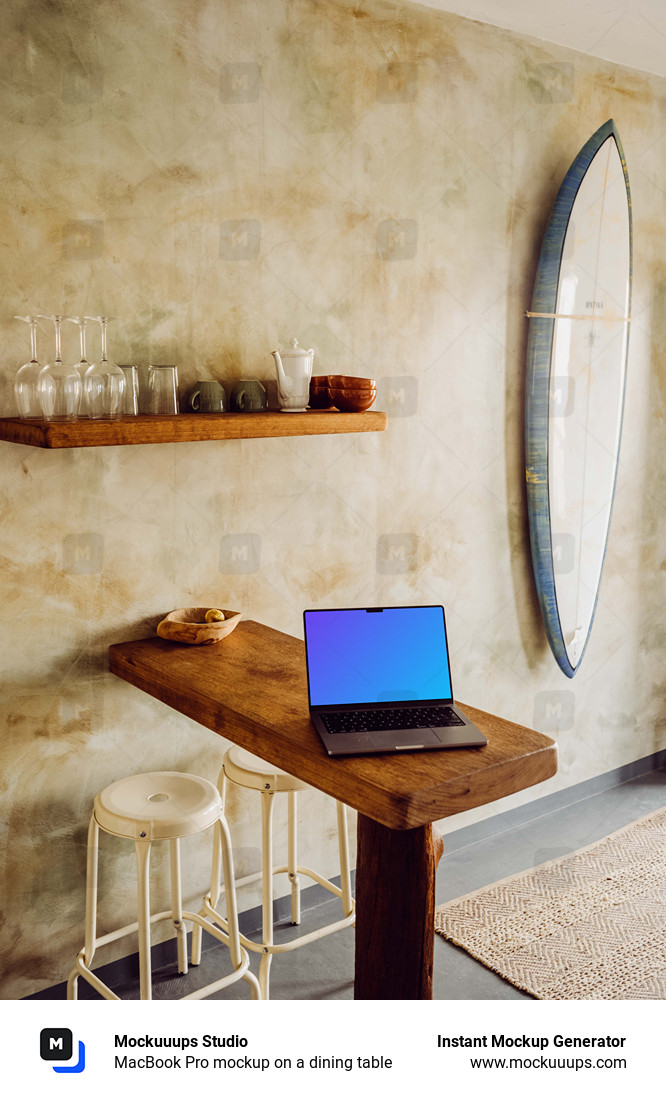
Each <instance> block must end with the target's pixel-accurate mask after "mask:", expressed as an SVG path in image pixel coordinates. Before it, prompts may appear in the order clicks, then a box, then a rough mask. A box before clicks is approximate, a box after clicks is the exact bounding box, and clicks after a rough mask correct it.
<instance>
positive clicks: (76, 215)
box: [0, 0, 666, 998]
mask: <svg viewBox="0 0 666 1100" xmlns="http://www.w3.org/2000/svg"><path fill="white" fill-rule="evenodd" d="M0 30H1V32H2V33H1V37H0V41H1V43H2V45H1V46H0V49H1V50H2V64H1V65H0V84H1V96H2V108H1V116H2V131H1V132H2V140H1V144H0V187H1V194H2V203H1V204H0V218H1V226H0V241H1V243H2V247H1V248H0V287H1V288H2V293H1V299H2V308H1V309H0V348H1V349H2V351H1V356H2V366H1V372H0V411H1V412H2V413H4V414H11V413H13V411H14V404H13V393H12V386H13V379H14V374H15V371H16V369H17V367H18V366H19V365H20V363H21V362H23V361H24V359H25V358H26V356H25V350H26V348H27V342H26V336H27V333H26V331H25V328H24V327H23V326H21V325H19V323H18V322H16V321H13V320H12V317H13V315H14V314H17V313H26V312H37V311H39V312H47V313H51V312H58V311H59V312H63V313H78V312H86V313H99V312H107V313H108V314H110V315H112V316H113V317H115V318H116V320H115V322H114V323H113V325H112V326H111V330H110V351H111V352H112V354H113V356H114V357H115V358H116V360H117V361H120V362H135V363H139V364H140V365H141V366H142V368H145V366H146V365H147V364H148V363H149V362H151V361H152V362H175V363H177V364H178V367H179V371H180V378H181V383H182V389H183V390H184V391H185V390H186V389H187V386H188V385H189V384H191V383H193V382H194V381H195V380H196V379H197V378H199V377H218V378H220V379H221V380H222V381H224V382H225V383H230V382H232V381H233V380H234V379H236V378H240V377H248V376H250V377H251V376H256V377H260V378H263V379H266V380H269V381H272V360H271V359H270V356H269V352H270V350H271V348H272V347H274V346H276V345H279V344H283V343H285V342H286V341H287V340H288V339H289V338H290V337H291V336H292V335H294V334H296V335H297V336H298V337H299V338H300V340H301V342H302V343H303V344H304V345H305V346H306V347H309V346H313V347H314V348H315V349H316V360H315V362H316V369H318V370H319V372H344V373H359V374H367V375H373V376H376V377H378V378H379V379H380V380H381V395H380V396H381V404H382V405H383V407H385V408H386V409H387V410H388V412H389V414H390V419H389V428H388V431H387V432H386V433H384V434H383V435H378V436H359V437H354V436H348V437H340V438H311V439H292V440H284V439H282V440H281V439H277V440H266V441H261V440H256V441H255V440H250V441H243V442H227V443H199V444H192V445H180V446H176V445H165V446H146V447H134V448H130V447H126V448H113V449H101V450H81V451H76V450H73V451H70V452H62V453H57V452H54V453H49V452H42V451H38V450H34V449H29V448H26V447H21V446H16V445H11V444H7V443H0V514H1V517H2V523H1V525H0V556H1V560H2V568H1V569H0V607H1V609H2V634H1V637H2V703H1V704H0V713H1V716H2V733H1V735H0V827H1V828H2V852H3V860H4V870H3V874H4V878H3V881H2V893H1V899H2V900H1V905H2V931H1V933H0V935H1V937H2V940H1V948H2V950H1V955H2V959H1V962H2V969H3V971H4V977H3V984H2V986H1V987H0V990H1V994H2V996H4V997H8V998H11V997H20V996H24V995H26V994H28V993H30V992H33V991H35V990H37V989H39V988H42V987H45V986H48V985H51V984H53V983H55V982H57V981H60V980H62V979H63V978H64V977H65V976H66V974H67V972H68V969H69V967H70V965H71V962H72V960H73V957H74V954H75V952H76V950H77V949H78V948H79V947H80V945H81V939H82V907H83V898H84V887H83V872H84V858H85V830H86V822H87V817H88V813H89V810H90V806H91V802H92V799H93V797H94V794H95V792H96V791H97V790H99V789H100V788H101V787H102V786H104V785H105V784H106V783H108V782H110V781H111V780H112V779H114V778H116V777H118V776H120V775H123V774H128V773H132V772H135V771H139V770H147V769H180V770H191V771H194V772H199V773H200V774H202V775H206V776H209V777H211V778H215V776H216V774H217V770H218V767H219V763H220V759H221V755H222V752H223V748H224V744H223V742H222V741H221V740H220V739H219V738H216V737H215V736H214V735H213V734H211V733H209V732H207V731H206V730H204V729H202V728H200V727H198V726H196V725H195V724H194V723H192V722H189V721H187V720H185V719H183V718H180V717H177V716H176V715H175V714H174V713H173V712H171V711H169V710H168V709H167V708H166V707H164V706H162V705H161V704H158V703H157V702H154V701H152V700H151V699H149V698H148V697H147V696H144V695H142V694H141V693H140V692H139V691H137V690H136V689H133V688H131V687H129V686H127V685H125V684H123V683H121V682H120V681H119V680H117V679H115V678H113V677H111V676H110V675H109V674H108V672H107V668H106V651H107V646H108V645H109V643H111V642H116V641H119V640H123V639H127V638H133V637H141V636H143V635H145V634H147V633H150V632H151V631H152V630H153V629H154V626H155V624H156V623H157V621H158V620H159V618H160V617H161V616H162V615H163V614H164V613H165V612H166V611H168V610H170V609H171V608H174V607H180V606H184V605H189V604H211V605H220V606H226V607H232V608H242V609H243V611H244V613H245V615H246V616H247V617H249V618H256V619H259V620H261V621H263V622H266V623H268V624H269V625H271V626H274V627H278V628H280V629H283V630H286V631H288V632H291V633H294V634H298V633H300V629H301V610H302V608H303V607H304V606H313V605H320V606H330V605H331V604H342V605H344V604H350V605H356V604H365V603H372V604H378V603H387V604H389V603H402V602H414V601H420V602H440V601H441V602H443V603H444V604H445V606H446V608H447V611H448V621H449V632H450V638H451V644H452V654H453V673H454V685H455V688H456V694H457V696H458V698H459V699H461V700H467V701H469V702H470V703H473V704H475V705H477V706H480V707H482V708H486V709H489V710H492V711H495V712H497V713H500V714H503V715H506V716H507V717H509V718H511V719H514V720H516V721H518V722H521V723H524V724H526V725H535V726H537V727H538V728H541V729H543V730H545V731H549V732H552V733H554V734H555V735H556V736H557V737H558V740H559V744H560V771H559V774H558V776H557V778H556V779H554V780H552V781H551V782H549V783H548V784H546V785H544V786H542V787H541V788H537V789H535V790H534V791H530V792H526V793H525V794H524V795H521V796H517V797H515V798H513V799H510V800H505V802H504V803H503V804H501V808H505V806H509V805H515V804H517V803H519V802H520V801H526V800H528V799H531V798H533V797H536V796H538V795H539V794H542V793H545V792H547V791H552V790H556V789H557V788H561V787H566V786H569V785H571V784H573V783H576V782H579V781H581V780H584V779H586V778H588V777H592V776H595V775H599V774H601V773H603V772H606V771H608V770H609V769H611V768H614V767H616V766H619V765H621V764H624V763H626V762H628V761H631V760H634V759H637V758H640V757H642V756H645V755H647V754H650V753H653V752H655V751H656V750H658V749H660V748H663V747H664V744H665V742H666V738H665V736H664V732H665V731H664V718H663V715H664V682H665V680H664V671H663V670H664V657H665V649H666V637H665V634H664V628H663V608H664V587H663V577H664V571H663V564H664V545H663V542H664V524H663V513H664V479H663V459H664V434H663V412H664V386H665V381H666V372H665V370H664V362H663V353H664V343H665V338H666V322H665V321H664V317H665V315H666V314H665V311H664V305H665V291H664V288H665V287H666V261H665V260H664V257H665V256H666V229H665V219H664V180H665V179H666V138H664V137H663V119H664V106H665V104H666V83H665V82H664V81H663V80H660V79H657V78H651V77H649V76H647V75H645V74H638V73H634V72H630V71H627V70H624V71H622V70H618V69H616V68H614V67H612V66H610V65H607V64H604V63H602V62H599V61H595V60H590V59H588V58H586V57H584V56H582V55H579V54H576V53H572V52H569V51H565V50H562V49H558V48H555V47H553V48H550V47H548V46H546V45H545V44H543V43H539V42H535V41H531V40H528V39H524V38H521V37H519V36H517V35H513V34H510V33H508V32H503V31H499V30H496V29H493V28H490V27H486V26H482V25H479V24H475V23H471V22H467V21H464V20H462V19H459V18H457V17H454V16H449V15H443V14H440V13H437V12H434V11H430V10H425V9H420V8H418V7H417V6H413V5H406V4H403V5H400V4H394V3H382V2H381V0H370V2H368V3H364V4H362V5H358V4H356V3H354V4H353V5H352V4H351V3H345V2H343V0H320V2H316V3H315V2H307V0H261V2H256V3H248V2H247V0H190V2H188V3H187V4H183V3H182V2H181V0H159V2H158V0H114V2H113V3H110V2H107V0H102V2H101V3H99V4H94V5H93V4H86V3H85V2H83V0H79V2H70V0H63V3H62V4H58V5H54V4H52V3H48V2H47V0H32V2H26V3H19V2H17V0H14V2H12V3H11V4H9V5H6V6H5V8H4V9H3V11H2V14H0ZM611 116H612V117H614V118H615V119H616V121H617V123H618V126H619V130H620V134H621V136H622V140H623V144H624V148H625V152H626V156H627V161H628V165H629V173H630V177H631V184H632V192H633V201H634V233H635V250H634V268H635V274H634V322H633V326H632V335H631V351H630V369H629V384H628V392H627V408H626V418H625V429H624V440H623V447H622V461H621V467H620V472H619V478H618V487H617V498H616V501H617V502H616V507H615V514H614V519H613V525H612V531H611V539H610V545H609V550H608V557H607V561H606V568H605V574H604V579H603V585H602V590H601V598H600V604H599V609H598V613H597V619H596V623H595V626H594V634H593V638H592V641H591V643H590V646H589V648H588V652H587V655H586V658H585V662H584V665H583V667H582V669H581V671H580V673H579V675H578V676H577V677H576V679H575V680H574V681H573V682H569V681H567V680H565V678H564V677H563V676H562V675H561V673H560V672H559V670H558V669H557V667H556V665H555V662H554V660H553V659H552V657H551V655H550V651H549V649H548V646H547V643H546V640H545V636H544V632H543V629H542V626H541V623H540V618H539V612H538V607H537V604H536V599H535V594H534V590H533V582H532V579H531V566H530V558H529V545H528V535H527V525H526V513H525V499H524V487H523V481H524V475H523V459H522V411H523V376H524V352H525V336H526V326H525V320H524V317H523V311H524V310H525V309H526V308H527V306H528V305H529V299H530V295H531V279H532V277H533V273H534V266H535V262H536V255H537V252H538V246H539V243H540V237H541V233H542V231H543V228H544V224H545V220H546V218H547V214H548V211H549V208H550V204H551V203H552V200H553V198H554V196H555V194H556V191H557V188H558V186H559V183H560V181H561V179H562V176H563V174H564V172H565V171H566V169H567V167H568V165H569V163H570V162H571V160H572V159H573V157H574V156H575V154H576V152H577V151H578V149H579V148H580V147H581V145H582V144H583V143H584V141H585V140H586V139H587V138H588V137H589V135H590V134H591V133H592V132H593V131H594V130H595V129H596V128H597V126H599V125H600V124H601V123H602V122H604V121H605V120H606V119H607V118H609V117H611ZM51 347H52V344H51V337H50V332H49V328H48V326H45V327H44V329H43V335H42V337H41V339H40V354H41V356H44V357H46V356H48V355H49V354H50V351H51ZM97 348H98V345H97V338H96V337H94V336H93V337H92V338H91V348H90V350H91V351H92V352H93V353H95V352H96V351H97ZM65 349H66V353H67V355H69V356H70V357H71V358H72V360H74V359H76V358H78V349H77V342H76V335H75V330H74V328H73V326H71V327H69V328H68V329H67V331H66V334H65ZM271 392H272V394H273V395H274V388H273V389H272V391H271ZM551 693H560V694H555V695H553V694H551ZM496 809H497V807H490V808H486V809H484V810H480V811H477V812H475V813H473V814H468V815H465V818H464V821H465V822H469V821H472V820H474V819H476V818H479V817H482V816H484V815H487V814H489V813H492V812H494V811H495V810H496ZM230 816H231V819H232V825H233V827H234V835H235V838H236V843H237V860H238V864H239V870H240V872H241V873H245V872H247V871H251V870H254V869H256V867H257V866H258V847H257V835H256V832H255V831H254V826H255V824H256V823H257V820H258V819H257V816H256V813H255V811H254V808H253V807H252V806H248V805H242V804H241V802H240V801H239V800H238V799H234V800H232V801H231V803H230ZM333 822H334V819H333V815H332V814H331V812H330V810H329V809H328V808H327V807H326V805H325V801H324V800H323V798H322V797H321V796H319V795H318V794H314V793H313V794H312V796H311V797H309V798H307V799H305V800H304V802H303V808H302V823H303V830H304V834H305V838H306V839H305V849H306V857H307V860H308V861H312V862H314V863H317V864H318V865H320V866H321V867H322V868H323V869H324V870H326V871H328V872H333V871H334V870H335V858H334V852H335V848H334V843H333V834H332V830H333ZM450 826H451V823H450V822H449V823H447V825H446V827H450ZM206 856H207V853H206V852H205V851H204V850H201V851H199V852H198V853H197V854H196V855H194V854H193V855H192V856H191V857H190V858H188V860H187V886H186V889H187V892H188V894H189V895H191V896H192V897H196V895H197V894H200V893H201V891H202V889H203V887H204V885H205V871H204V867H205V863H206ZM157 864H158V866H159V865H160V860H159V859H158V860H157ZM133 882H134V879H133V857H132V854H131V852H128V851H127V850H126V848H124V847H123V845H122V844H121V843H120V842H114V841H108V842H107V845H106V846H105V857H104V861H103V864H102V907H101V920H102V921H103V922H109V923H110V922H112V921H113V922H114V923H118V922H120V921H124V920H129V919H131V915H130V914H131V912H132V899H133ZM255 901H256V894H254V893H252V891H245V892H244V893H243V894H242V895H241V898H240V906H241V908H246V907H247V906H249V905H251V904H254V903H255ZM129 950H132V947H131V945H130V944H123V945H122V946H121V947H119V948H118V951H121V952H122V953H125V952H127V951H129ZM107 957H108V956H107Z"/></svg>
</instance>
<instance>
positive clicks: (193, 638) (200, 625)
mask: <svg viewBox="0 0 666 1100" xmlns="http://www.w3.org/2000/svg"><path fill="white" fill-rule="evenodd" d="M207 611H208V607H181V608H179V609H178V610H177V611H171V612H170V613H169V614H168V615H167V616H166V618H165V619H162V622H161V623H159V624H158V627H157V633H158V634H159V636H160V638H166V640H167V641H168V642H184V643H185V645H213V644H214V643H215V642H221V641H222V639H223V638H226V637H227V636H228V635H229V634H231V631H232V630H234V629H235V628H236V627H237V626H238V624H239V622H240V618H241V615H242V611H226V610H225V608H224V607H221V608H220V611H224V619H223V620H222V621H221V622H217V623H207V622H204V616H205V614H206V612H207Z"/></svg>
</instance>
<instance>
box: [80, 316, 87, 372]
mask: <svg viewBox="0 0 666 1100" xmlns="http://www.w3.org/2000/svg"><path fill="white" fill-rule="evenodd" d="M80 331H81V362H82V363H85V362H86V324H85V321H84V322H83V323H82V324H81V326H80Z"/></svg>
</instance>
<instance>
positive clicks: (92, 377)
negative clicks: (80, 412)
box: [83, 317, 125, 420]
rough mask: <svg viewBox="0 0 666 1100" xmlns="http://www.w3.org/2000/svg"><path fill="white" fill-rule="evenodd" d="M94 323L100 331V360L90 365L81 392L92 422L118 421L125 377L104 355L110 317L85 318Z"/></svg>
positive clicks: (121, 406) (121, 413) (120, 414)
mask: <svg viewBox="0 0 666 1100" xmlns="http://www.w3.org/2000/svg"><path fill="white" fill-rule="evenodd" d="M85 320H86V321H96V322H97V324H98V325H99V326H100V328H101V330H102V349H101V358H100V359H99V362H97V363H91V365H90V366H89V367H88V369H87V370H86V373H85V376H84V379H83V392H84V397H85V406H86V410H87V413H88V416H89V417H90V418H91V419H92V420H118V419H120V417H121V416H122V415H123V394H124V392H125V375H124V374H123V372H122V371H121V369H120V367H119V366H117V364H116V363H114V362H113V360H111V359H109V358H108V356H107V354H106V326H107V324H108V323H109V321H110V320H111V318H110V317H86V318H85Z"/></svg>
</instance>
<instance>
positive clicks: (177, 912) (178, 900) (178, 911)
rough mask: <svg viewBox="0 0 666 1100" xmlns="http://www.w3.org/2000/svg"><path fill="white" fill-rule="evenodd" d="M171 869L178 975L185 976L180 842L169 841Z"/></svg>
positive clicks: (185, 932) (185, 935) (184, 933)
mask: <svg viewBox="0 0 666 1100" xmlns="http://www.w3.org/2000/svg"><path fill="white" fill-rule="evenodd" d="M169 848H170V851H169V861H170V869H171V916H172V924H173V926H174V929H175V930H176V945H177V949H178V973H179V974H187V929H186V927H185V924H184V923H183V900H182V891H181V886H180V841H179V840H178V839H177V838H176V839H175V840H171V841H169Z"/></svg>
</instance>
